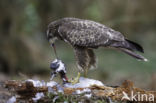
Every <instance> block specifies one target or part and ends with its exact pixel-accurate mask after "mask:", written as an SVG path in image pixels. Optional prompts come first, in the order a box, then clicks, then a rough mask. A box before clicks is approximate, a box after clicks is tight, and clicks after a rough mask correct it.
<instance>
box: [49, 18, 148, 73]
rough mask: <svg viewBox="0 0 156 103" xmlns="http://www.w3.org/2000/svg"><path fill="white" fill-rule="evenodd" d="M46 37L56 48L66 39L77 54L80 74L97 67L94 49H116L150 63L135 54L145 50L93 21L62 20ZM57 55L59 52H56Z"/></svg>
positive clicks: (53, 24) (56, 23)
mask: <svg viewBox="0 0 156 103" xmlns="http://www.w3.org/2000/svg"><path fill="white" fill-rule="evenodd" d="M47 38H48V40H49V42H50V43H51V45H52V46H53V47H54V49H55V45H54V43H55V41H56V40H57V39H59V40H63V41H64V42H66V43H68V44H70V45H71V46H72V47H73V49H74V52H75V57H76V60H77V64H78V69H79V71H84V74H85V75H87V71H88V70H89V69H90V68H96V56H95V54H94V52H93V49H96V48H98V47H111V48H116V49H118V50H120V51H122V52H124V53H126V54H128V55H130V56H132V57H134V58H136V59H138V60H143V61H147V59H146V58H144V57H143V56H141V55H139V54H136V53H135V51H139V52H142V53H143V52H144V50H143V48H142V47H141V46H140V45H139V44H137V43H135V42H133V41H130V40H128V39H126V38H125V37H124V36H123V35H122V34H121V33H120V32H118V31H115V30H113V29H111V28H109V27H107V26H105V25H103V24H100V23H98V22H94V21H91V20H84V19H78V18H62V19H59V20H56V21H53V22H51V23H50V24H49V25H48V29H47ZM55 52H56V50H55Z"/></svg>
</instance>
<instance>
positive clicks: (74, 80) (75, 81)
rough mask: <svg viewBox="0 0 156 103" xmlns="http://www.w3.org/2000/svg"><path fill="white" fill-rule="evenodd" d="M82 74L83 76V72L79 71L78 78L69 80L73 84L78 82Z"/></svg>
mask: <svg viewBox="0 0 156 103" xmlns="http://www.w3.org/2000/svg"><path fill="white" fill-rule="evenodd" d="M80 76H81V74H80V72H78V74H77V77H76V78H72V79H71V80H69V82H70V83H72V84H76V83H78V82H79V79H80Z"/></svg>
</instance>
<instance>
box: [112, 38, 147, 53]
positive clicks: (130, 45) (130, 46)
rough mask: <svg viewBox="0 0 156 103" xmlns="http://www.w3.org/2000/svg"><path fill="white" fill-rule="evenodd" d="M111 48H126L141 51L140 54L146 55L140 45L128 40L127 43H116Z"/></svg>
mask: <svg viewBox="0 0 156 103" xmlns="http://www.w3.org/2000/svg"><path fill="white" fill-rule="evenodd" d="M111 46H112V47H116V48H126V49H129V50H131V51H139V52H142V53H144V50H143V48H142V47H141V46H140V45H139V44H137V43H135V42H132V41H130V40H127V39H125V41H120V42H114V43H112V44H111Z"/></svg>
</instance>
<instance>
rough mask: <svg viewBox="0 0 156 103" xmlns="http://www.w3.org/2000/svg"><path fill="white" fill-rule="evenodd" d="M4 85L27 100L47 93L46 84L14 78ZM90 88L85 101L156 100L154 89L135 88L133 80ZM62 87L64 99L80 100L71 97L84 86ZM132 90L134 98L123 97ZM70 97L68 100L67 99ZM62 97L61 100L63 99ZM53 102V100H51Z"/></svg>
mask: <svg viewBox="0 0 156 103" xmlns="http://www.w3.org/2000/svg"><path fill="white" fill-rule="evenodd" d="M4 84H5V87H6V88H8V90H10V92H13V93H15V94H17V95H18V98H17V100H28V101H29V102H33V101H32V100H31V98H33V97H35V94H36V93H38V92H43V93H45V94H46V93H48V87H47V86H42V87H34V85H33V83H32V82H30V81H24V82H23V81H15V80H13V81H12V80H9V81H6V82H5V83H4ZM88 88H89V89H90V90H91V93H92V96H91V97H90V98H87V97H86V98H83V99H84V100H83V101H85V99H86V101H88V100H89V103H90V102H91V103H92V102H93V103H94V102H97V103H100V101H102V100H104V101H105V102H111V101H115V103H116V102H137V103H140V102H141V103H143V102H144V103H145V102H147V103H155V102H154V101H156V91H146V90H143V89H140V88H137V87H135V86H134V85H133V82H131V81H128V80H126V81H124V82H123V83H122V85H121V86H118V87H113V86H112V87H110V86H97V85H92V86H90V87H88ZM52 89H53V90H54V91H56V92H57V87H56V86H53V87H52ZM63 89H64V93H63V94H61V96H62V97H63V98H64V99H65V101H70V102H71V100H73V102H75V101H81V99H82V98H80V97H81V96H83V95H79V99H78V100H76V99H71V97H73V96H78V95H76V94H73V92H75V91H76V90H80V91H81V90H83V89H85V88H67V87H63ZM132 91H133V93H134V94H135V95H136V96H135V99H136V100H135V99H134V100H132V99H131V98H130V100H128V99H126V98H123V96H124V94H123V93H126V94H127V96H129V97H130V96H131V95H132ZM144 94H146V95H153V96H154V97H153V98H152V97H151V99H153V100H154V101H148V100H146V98H143V99H140V98H141V95H144ZM56 95H60V93H59V94H55V96H56ZM69 97H70V100H68V99H69ZM53 98H54V96H51V97H44V98H42V102H43V101H44V102H45V101H46V102H48V100H52V99H53ZM63 98H61V99H62V101H63ZM75 98H76V97H75ZM74 100H75V101H74ZM53 102H54V101H53Z"/></svg>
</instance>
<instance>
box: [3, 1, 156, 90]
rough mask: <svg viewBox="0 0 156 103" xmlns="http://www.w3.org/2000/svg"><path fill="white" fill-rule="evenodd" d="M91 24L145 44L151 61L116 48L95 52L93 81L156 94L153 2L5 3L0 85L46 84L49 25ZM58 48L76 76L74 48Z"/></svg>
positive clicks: (155, 11)
mask: <svg viewBox="0 0 156 103" xmlns="http://www.w3.org/2000/svg"><path fill="white" fill-rule="evenodd" d="M63 17H77V18H82V19H90V20H94V21H97V22H100V23H102V24H105V25H106V26H109V27H111V28H113V29H115V30H117V31H120V32H121V33H123V34H124V35H125V36H126V37H127V38H129V39H130V40H132V41H135V42H137V43H139V44H141V45H142V46H143V47H144V49H145V53H144V54H143V55H144V56H145V57H146V58H148V59H149V62H142V61H137V60H135V59H133V58H131V57H130V56H128V55H126V54H124V53H121V52H119V51H115V50H112V49H106V48H99V49H98V50H95V53H96V55H97V57H98V69H94V70H91V71H89V77H90V78H94V79H98V80H101V81H102V82H104V83H105V84H107V85H119V84H120V83H122V82H123V81H124V80H127V79H128V80H131V81H133V82H134V83H135V85H136V86H138V87H141V88H146V89H149V90H156V53H155V52H156V1H155V0H1V1H0V80H6V79H24V78H40V79H44V80H48V79H49V76H50V69H49V64H50V62H51V61H52V60H54V59H55V56H54V52H53V50H52V48H51V47H50V45H49V43H48V41H47V39H46V29H47V25H48V24H49V23H50V22H52V21H54V20H56V19H59V18H63ZM56 48H57V52H58V55H59V57H60V59H62V60H63V61H64V62H65V64H66V66H67V69H68V70H67V71H68V77H69V78H71V77H74V76H76V75H77V72H76V71H77V69H76V63H75V58H74V54H73V50H72V48H71V47H70V46H69V45H68V44H65V43H64V42H62V41H57V43H56Z"/></svg>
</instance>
